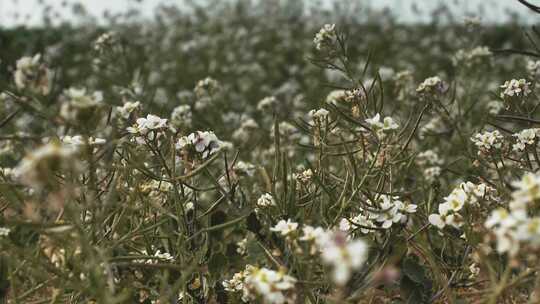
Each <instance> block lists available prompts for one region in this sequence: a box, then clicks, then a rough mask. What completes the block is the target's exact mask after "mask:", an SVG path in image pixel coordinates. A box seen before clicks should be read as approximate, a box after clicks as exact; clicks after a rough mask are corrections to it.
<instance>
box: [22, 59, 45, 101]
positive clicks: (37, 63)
mask: <svg viewBox="0 0 540 304" xmlns="http://www.w3.org/2000/svg"><path fill="white" fill-rule="evenodd" d="M14 77H15V85H16V86H17V88H18V89H20V90H23V89H28V90H29V91H31V92H32V93H34V94H41V95H47V94H49V92H50V90H51V72H50V70H49V69H48V68H47V66H46V65H45V64H43V63H42V60H41V54H37V55H35V56H34V57H22V58H21V59H19V60H17V69H16V70H15V74H14Z"/></svg>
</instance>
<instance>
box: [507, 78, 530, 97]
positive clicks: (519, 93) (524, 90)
mask: <svg viewBox="0 0 540 304" xmlns="http://www.w3.org/2000/svg"><path fill="white" fill-rule="evenodd" d="M530 86H531V83H530V82H528V81H527V80H525V79H519V80H517V79H512V80H507V81H506V82H505V83H504V84H503V85H501V89H503V90H502V92H501V94H500V96H501V98H502V99H508V98H513V97H527V96H529V94H531V93H532V90H531V87H530Z"/></svg>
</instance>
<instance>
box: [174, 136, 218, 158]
mask: <svg viewBox="0 0 540 304" xmlns="http://www.w3.org/2000/svg"><path fill="white" fill-rule="evenodd" d="M222 146H223V143H222V142H221V141H220V140H219V139H218V138H217V136H216V134H214V132H212V131H197V132H195V133H191V134H189V135H188V136H182V137H180V138H179V139H178V142H177V143H176V149H178V150H190V149H193V150H194V152H196V153H199V154H200V155H201V157H202V158H207V157H208V156H210V155H213V154H215V153H216V152H218V151H219V150H220V149H221V148H222Z"/></svg>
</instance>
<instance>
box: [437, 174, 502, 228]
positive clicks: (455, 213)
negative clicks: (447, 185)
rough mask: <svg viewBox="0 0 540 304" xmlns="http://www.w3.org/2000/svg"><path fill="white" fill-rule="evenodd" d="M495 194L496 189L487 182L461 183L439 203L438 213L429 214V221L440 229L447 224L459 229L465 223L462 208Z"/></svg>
mask: <svg viewBox="0 0 540 304" xmlns="http://www.w3.org/2000/svg"><path fill="white" fill-rule="evenodd" d="M493 195H494V189H493V188H491V187H489V186H487V185H486V184H483V183H480V184H474V183H472V182H466V183H461V184H460V185H459V186H458V187H456V188H454V190H452V192H451V193H450V194H449V195H448V196H446V197H445V198H444V202H442V203H440V204H439V207H438V213H433V214H431V215H429V218H428V219H429V222H430V223H431V224H432V225H433V226H436V227H437V228H439V229H443V228H444V227H446V226H452V227H454V228H457V229H459V228H460V227H461V226H462V225H463V223H464V219H463V215H462V210H463V209H464V208H465V207H466V206H468V205H471V206H474V205H477V204H478V202H479V201H482V200H488V199H491V198H492V197H493Z"/></svg>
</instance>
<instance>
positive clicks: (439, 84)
mask: <svg viewBox="0 0 540 304" xmlns="http://www.w3.org/2000/svg"><path fill="white" fill-rule="evenodd" d="M444 91H446V85H445V83H444V82H443V81H442V80H441V78H440V77H438V76H433V77H429V78H426V80H424V82H422V83H421V84H420V85H419V86H418V88H416V93H418V94H422V95H429V94H440V93H443V92H444Z"/></svg>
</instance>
